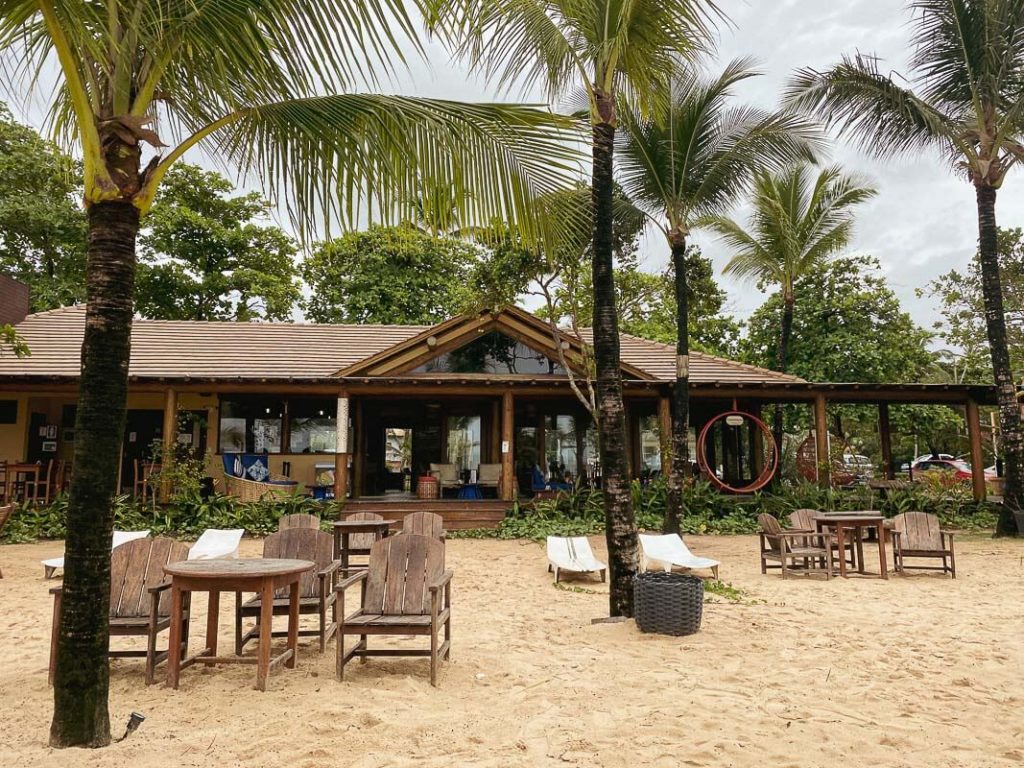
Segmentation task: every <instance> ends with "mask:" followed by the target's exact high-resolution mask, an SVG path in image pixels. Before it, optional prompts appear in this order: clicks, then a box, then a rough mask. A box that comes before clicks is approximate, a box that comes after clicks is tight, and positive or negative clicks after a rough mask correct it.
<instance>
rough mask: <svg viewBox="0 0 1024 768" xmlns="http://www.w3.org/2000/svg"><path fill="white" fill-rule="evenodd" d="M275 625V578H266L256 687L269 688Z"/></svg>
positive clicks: (261, 609) (262, 585)
mask: <svg viewBox="0 0 1024 768" xmlns="http://www.w3.org/2000/svg"><path fill="white" fill-rule="evenodd" d="M273 626H274V579H273V578H264V579H263V583H262V584H261V585H260V648H259V653H258V655H257V657H256V687H257V688H258V689H259V690H261V691H265V690H267V675H268V674H270V640H271V632H272V630H273Z"/></svg>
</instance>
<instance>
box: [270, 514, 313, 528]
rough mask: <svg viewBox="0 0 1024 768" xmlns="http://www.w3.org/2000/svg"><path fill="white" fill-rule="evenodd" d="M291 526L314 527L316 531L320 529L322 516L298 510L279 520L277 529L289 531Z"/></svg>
mask: <svg viewBox="0 0 1024 768" xmlns="http://www.w3.org/2000/svg"><path fill="white" fill-rule="evenodd" d="M290 528H312V529H313V530H315V531H319V530H320V518H319V517H317V516H316V515H307V514H305V513H302V512H298V513H296V514H294V515H285V516H284V517H282V518H281V519H280V520H278V521H277V530H279V531H287V530H289V529H290Z"/></svg>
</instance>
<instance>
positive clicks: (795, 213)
mask: <svg viewBox="0 0 1024 768" xmlns="http://www.w3.org/2000/svg"><path fill="white" fill-rule="evenodd" d="M874 195H875V190H874V189H872V188H871V187H869V186H867V185H865V184H864V183H863V182H861V181H860V180H859V179H857V178H855V177H853V176H847V175H845V174H843V172H842V170H840V168H838V167H837V166H832V167H830V168H825V169H823V170H821V171H819V172H818V173H817V174H816V173H815V169H814V167H813V166H810V165H806V164H801V165H795V166H792V167H791V168H788V169H786V170H784V171H782V172H781V173H777V174H773V173H771V172H768V171H758V172H757V173H755V174H754V189H753V194H752V200H751V202H752V205H753V213H752V214H751V217H750V223H749V228H747V229H744V228H743V226H742V225H741V224H739V223H737V222H736V221H734V220H732V219H730V218H728V217H725V216H711V217H708V218H707V219H705V221H704V222H703V223H704V224H705V225H706V226H708V227H710V228H711V229H712V230H714V231H715V232H717V233H718V234H719V236H720V237H721V239H722V240H723V241H724V242H725V244H726V245H727V246H728V247H729V248H731V249H732V250H733V251H734V255H733V257H732V259H730V260H729V263H728V264H726V265H725V271H726V272H727V273H731V274H733V275H735V276H736V277H739V278H746V279H754V280H757V281H759V282H761V283H766V284H769V285H770V284H774V285H778V286H779V290H780V292H781V293H782V317H781V318H780V322H779V342H778V346H777V347H776V350H775V370H777V371H780V372H783V373H784V372H785V371H786V365H787V356H788V354H789V340H790V336H791V335H792V332H793V311H794V306H795V304H796V295H795V293H794V290H793V288H794V285H795V284H796V281H797V280H799V279H800V278H801V277H803V276H805V275H808V274H811V273H812V272H813V271H814V270H816V269H818V268H819V267H820V266H821V265H822V263H824V262H825V261H826V260H827V259H829V258H830V257H831V256H834V255H835V254H836V253H838V252H839V251H840V250H842V249H843V248H845V247H846V246H847V245H848V244H849V242H850V236H851V234H852V231H853V208H854V207H855V206H857V205H859V204H860V203H863V202H864V201H865V200H869V199H870V198H872V197H873V196H874ZM772 432H773V433H774V435H775V447H776V450H778V451H780V452H781V450H782V404H781V403H777V404H776V405H775V420H774V423H773V425H772Z"/></svg>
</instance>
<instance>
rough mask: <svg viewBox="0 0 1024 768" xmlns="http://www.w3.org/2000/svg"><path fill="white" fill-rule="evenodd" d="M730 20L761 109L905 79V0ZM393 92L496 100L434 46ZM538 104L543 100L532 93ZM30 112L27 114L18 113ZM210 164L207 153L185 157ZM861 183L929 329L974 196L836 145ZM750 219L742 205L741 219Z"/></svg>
mask: <svg viewBox="0 0 1024 768" xmlns="http://www.w3.org/2000/svg"><path fill="white" fill-rule="evenodd" d="M718 3H719V6H720V7H721V9H722V10H723V11H724V12H725V13H726V14H727V16H728V17H729V18H730V19H731V21H732V25H731V26H726V25H723V26H722V28H721V31H720V40H719V47H718V55H717V60H718V62H720V63H721V64H724V63H725V62H726V61H728V60H730V59H732V58H735V57H737V56H753V57H754V58H755V59H756V60H757V61H758V62H759V63H760V66H761V69H762V71H763V72H764V76H763V77H760V78H757V79H755V80H752V81H747V82H746V83H745V84H744V85H743V86H742V90H741V91H740V97H741V98H743V99H745V100H747V101H749V102H753V103H756V104H758V105H761V106H765V107H771V106H774V105H776V104H777V102H778V98H779V95H780V93H781V91H782V88H783V87H784V84H785V82H786V80H787V79H788V77H789V76H790V74H791V73H792V72H793V71H794V70H795V69H797V68H800V67H805V66H813V67H817V68H824V67H827V66H828V65H830V64H831V63H833V62H835V61H836V60H837V59H838V57H839V56H840V55H841V54H842V53H852V52H855V51H858V50H860V51H863V52H871V53H875V54H877V55H879V56H880V57H881V58H882V59H883V60H884V62H885V65H886V66H888V67H890V68H891V69H893V70H896V71H905V64H906V59H907V56H908V51H909V49H908V45H909V43H908V40H909V33H910V30H909V28H908V21H909V16H908V14H907V12H906V11H905V9H904V5H905V4H904V3H903V2H900V0H831V2H829V1H828V0H824V1H823V0H718ZM410 69H411V71H410V72H408V73H407V74H403V75H402V76H401V78H400V80H399V82H398V83H396V84H395V85H394V86H393V87H392V89H391V90H394V91H398V92H401V93H405V94H410V95H411V94H415V95H422V96H433V97H438V98H449V99H458V100H465V101H479V100H496V99H497V98H498V97H499V95H498V94H496V93H495V92H494V91H493V90H492V89H490V88H488V86H487V85H486V84H485V83H484V82H482V81H481V80H480V79H479V78H476V77H473V76H470V75H469V74H468V73H467V72H466V70H465V68H463V67H462V66H459V65H455V64H452V62H451V61H450V60H449V57H448V55H447V54H446V53H445V51H444V50H443V49H442V48H441V47H440V46H437V45H429V46H428V61H427V62H426V63H419V62H413V63H412V66H411V68H410ZM526 99H527V100H532V101H534V102H539V101H542V100H543V99H542V94H540V93H534V94H526ZM12 106H13V107H14V108H15V109H16V110H17V111H19V112H21V114H22V117H23V118H25V119H27V120H28V121H29V122H31V123H33V124H35V125H37V126H39V125H40V123H41V119H40V117H41V110H40V109H39V108H38V107H39V105H38V104H36V105H30V106H28V108H27V109H24V107H25V105H24V104H21V105H18V104H12ZM19 107H22V109H19ZM187 159H188V160H190V161H192V162H197V163H200V164H204V165H208V163H206V162H204V160H203V157H202V156H201V155H199V154H194V153H193V154H190V155H189V156H188V157H187ZM830 159H831V161H833V162H839V163H842V164H843V165H844V167H845V168H847V169H848V170H850V171H856V172H858V173H860V174H862V175H863V176H865V177H866V178H867V179H868V180H869V182H870V183H872V184H873V185H874V186H875V187H877V189H878V191H879V194H878V196H877V197H876V198H875V199H874V200H872V201H871V202H870V203H868V204H867V205H865V206H863V208H862V209H861V212H860V214H859V216H858V219H857V229H856V233H855V239H854V244H853V247H852V249H851V252H854V253H867V254H872V255H874V256H876V257H877V258H878V259H879V260H880V261H881V263H882V265H883V268H884V269H885V273H886V278H887V280H888V282H889V285H890V286H891V287H892V288H893V290H894V291H896V293H897V294H898V295H899V297H900V299H901V300H902V302H903V304H904V307H905V308H906V309H908V310H909V311H910V312H911V314H912V315H913V317H914V319H915V320H916V321H917V322H918V323H919V324H920V325H922V326H924V327H928V328H930V327H931V325H932V323H933V322H934V319H935V304H934V302H933V301H931V300H928V299H919V298H917V297H916V296H915V289H916V288H920V287H923V286H925V285H926V284H927V282H928V281H929V280H930V279H932V278H934V277H936V276H938V275H940V274H942V273H944V272H947V271H948V270H950V269H952V268H959V269H962V268H963V267H965V265H966V264H967V262H968V260H969V259H970V258H971V257H972V255H973V254H974V251H975V245H976V241H977V231H976V226H977V225H976V217H975V204H974V192H973V188H972V187H971V186H970V185H969V184H967V183H966V182H965V181H964V180H962V179H960V178H957V177H954V176H953V174H952V173H951V172H950V171H949V169H948V168H946V167H944V166H943V165H942V161H941V158H939V157H931V156H928V157H920V158H915V159H903V160H897V161H888V162H886V163H884V164H883V163H880V162H878V161H876V160H873V159H872V158H870V157H868V156H866V155H865V154H863V153H861V152H859V151H857V150H855V149H853V148H852V147H849V146H845V145H843V144H842V143H840V142H837V143H836V145H835V149H834V152H833V154H832V157H831V158H830ZM1016 174H1017V175H1016V176H1014V175H1013V174H1011V176H1010V178H1009V181H1008V182H1007V184H1006V185H1005V186H1004V188H1003V189H1002V190H1001V191H1000V195H999V204H998V208H997V215H998V220H999V223H1000V224H1001V225H1002V226H1006V227H1009V226H1024V172H1022V171H1020V170H1018V171H1017V172H1016ZM735 213H736V215H737V216H739V217H741V218H742V217H743V216H744V211H743V209H739V210H737V211H736V212H735ZM694 241H695V242H696V243H697V244H699V245H700V246H701V247H702V249H703V250H704V253H705V255H707V256H710V257H711V258H712V259H713V261H714V264H715V266H716V269H717V271H718V272H719V273H720V272H721V268H722V266H723V265H724V264H725V262H726V260H727V254H726V253H725V252H724V250H723V249H722V248H721V247H719V246H718V245H717V244H716V243H715V241H714V239H713V238H712V237H710V236H707V235H702V234H700V233H698V234H697V235H696V236H695V238H694ZM644 253H645V254H646V259H645V263H644V268H645V269H647V270H649V271H658V270H660V269H663V268H664V266H665V264H666V262H667V259H668V250H667V246H666V245H665V244H664V241H663V240H662V239H661V237H660V235H657V236H651V237H648V238H647V239H646V242H645V244H644ZM720 280H721V281H722V282H723V284H724V285H725V287H726V289H727V291H728V293H729V297H730V303H729V309H730V311H731V312H733V313H734V314H735V315H737V316H738V317H740V318H743V319H745V318H746V317H748V316H749V315H750V313H751V312H753V311H754V310H755V309H756V308H757V307H758V306H759V305H760V303H761V302H762V300H763V296H762V295H761V294H760V293H759V292H758V291H757V290H756V288H755V287H754V286H752V285H749V284H737V283H735V282H733V281H731V280H729V279H727V278H724V277H721V276H720Z"/></svg>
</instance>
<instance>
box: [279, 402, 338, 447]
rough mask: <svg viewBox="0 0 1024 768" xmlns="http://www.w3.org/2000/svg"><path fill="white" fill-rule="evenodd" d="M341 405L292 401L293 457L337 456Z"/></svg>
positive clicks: (291, 435)
mask: <svg viewBox="0 0 1024 768" xmlns="http://www.w3.org/2000/svg"><path fill="white" fill-rule="evenodd" d="M337 407H338V406H337V403H336V402H335V401H334V400H331V399H328V398H316V397H303V398H298V397H294V398H291V399H289V400H288V423H289V430H288V434H289V438H288V445H289V451H290V452H291V453H334V449H335V446H336V445H337V437H338V432H337V429H336V424H337V421H338V420H337V418H336V414H337Z"/></svg>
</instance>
